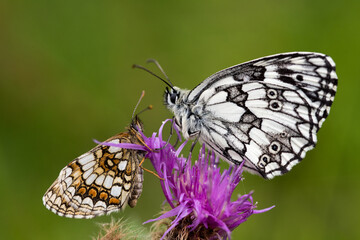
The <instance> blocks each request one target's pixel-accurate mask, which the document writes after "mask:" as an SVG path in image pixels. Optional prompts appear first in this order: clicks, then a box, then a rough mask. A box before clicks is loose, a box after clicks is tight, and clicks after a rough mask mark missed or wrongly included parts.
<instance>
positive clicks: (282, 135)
mask: <svg viewBox="0 0 360 240" xmlns="http://www.w3.org/2000/svg"><path fill="white" fill-rule="evenodd" d="M287 136H288V134H287V133H286V132H282V133H280V137H282V138H286V137H287Z"/></svg>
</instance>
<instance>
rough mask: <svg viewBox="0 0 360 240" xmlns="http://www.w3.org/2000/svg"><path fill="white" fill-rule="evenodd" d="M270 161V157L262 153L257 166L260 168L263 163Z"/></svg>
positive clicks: (262, 166) (263, 166)
mask: <svg viewBox="0 0 360 240" xmlns="http://www.w3.org/2000/svg"><path fill="white" fill-rule="evenodd" d="M269 162H270V157H269V155H267V154H264V155H262V156H261V157H260V160H259V162H258V166H259V167H260V168H265V165H266V164H267V163H269Z"/></svg>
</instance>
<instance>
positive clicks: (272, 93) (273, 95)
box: [266, 89, 278, 99]
mask: <svg viewBox="0 0 360 240" xmlns="http://www.w3.org/2000/svg"><path fill="white" fill-rule="evenodd" d="M266 95H267V97H268V98H270V99H276V98H277V97H278V93H277V91H276V90H274V89H269V90H267V93H266Z"/></svg>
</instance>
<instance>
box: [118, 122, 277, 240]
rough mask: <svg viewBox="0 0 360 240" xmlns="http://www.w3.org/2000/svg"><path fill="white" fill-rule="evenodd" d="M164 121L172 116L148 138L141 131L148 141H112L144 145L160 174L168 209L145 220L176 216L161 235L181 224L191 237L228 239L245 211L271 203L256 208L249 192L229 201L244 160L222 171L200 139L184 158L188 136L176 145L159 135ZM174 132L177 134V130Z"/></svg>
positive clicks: (249, 212) (170, 233)
mask: <svg viewBox="0 0 360 240" xmlns="http://www.w3.org/2000/svg"><path fill="white" fill-rule="evenodd" d="M168 121H171V120H170V119H168V120H166V121H164V122H163V124H162V125H161V127H160V129H159V133H158V136H157V134H156V133H153V135H152V136H151V137H150V138H148V137H146V136H145V135H144V134H143V133H142V132H140V134H141V135H142V137H143V139H144V142H145V144H146V145H147V147H144V146H138V145H135V146H130V145H131V144H127V145H126V146H125V145H124V144H112V145H114V146H115V145H116V146H118V147H124V148H125V147H126V148H136V149H139V150H145V151H147V154H146V158H149V159H150V160H151V162H152V164H153V166H154V168H155V170H156V172H157V173H158V174H159V176H160V177H161V178H163V179H164V181H160V182H161V187H162V189H163V192H164V195H165V198H166V200H167V202H168V203H169V205H170V206H171V208H172V210H170V211H168V212H166V213H165V214H163V215H161V216H160V217H158V218H156V219H152V220H149V221H147V222H145V223H148V222H153V221H158V220H161V219H165V218H169V217H175V219H174V220H173V221H172V223H171V225H170V227H169V228H168V229H167V230H166V232H165V233H164V235H163V237H162V239H164V238H165V237H166V238H169V239H170V238H172V236H176V235H177V231H183V230H184V228H185V229H187V232H188V236H189V237H190V236H191V238H196V237H197V238H201V237H206V238H209V239H219V238H221V239H227V238H229V239H230V237H231V231H232V230H234V229H235V228H236V227H237V226H239V225H240V224H241V223H243V222H245V221H246V220H247V218H248V217H249V216H251V215H252V214H257V213H262V212H266V211H268V210H270V209H271V208H273V207H274V206H272V207H270V208H267V209H263V210H255V208H256V204H254V202H253V198H252V192H250V193H249V194H245V195H242V196H238V198H237V200H235V201H231V195H232V193H233V191H234V189H235V188H236V186H237V185H238V183H239V182H240V181H241V180H242V177H241V176H242V172H243V170H242V165H243V164H241V165H240V166H235V167H230V168H229V169H228V170H225V171H223V172H222V173H221V172H220V168H218V167H217V166H216V164H215V163H216V162H217V160H218V159H217V157H215V154H214V153H213V152H210V151H206V150H205V146H204V145H203V147H202V149H201V150H200V153H199V157H198V160H197V161H196V162H195V164H194V165H192V164H191V160H190V159H189V161H187V159H185V158H184V157H179V155H180V153H181V151H182V149H183V147H184V146H185V145H186V143H187V141H185V142H183V143H182V144H181V145H180V147H179V148H178V149H177V150H175V149H174V148H173V146H171V145H170V144H167V143H166V142H165V141H163V139H162V130H163V127H164V125H165V124H166V122H168ZM175 129H176V128H175ZM176 131H177V130H176ZM177 134H178V136H179V137H180V135H179V132H178V131H177ZM132 145H134V144H132ZM140 148H141V149H140ZM149 149H152V150H153V151H150V150H149ZM156 149H157V150H156ZM173 231H175V232H173ZM173 234H174V235H173Z"/></svg>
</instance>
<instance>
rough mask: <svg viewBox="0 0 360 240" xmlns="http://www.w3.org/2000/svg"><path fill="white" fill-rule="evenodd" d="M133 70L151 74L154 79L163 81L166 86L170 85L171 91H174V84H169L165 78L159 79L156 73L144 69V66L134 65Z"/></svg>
mask: <svg viewBox="0 0 360 240" xmlns="http://www.w3.org/2000/svg"><path fill="white" fill-rule="evenodd" d="M132 67H133V68H140V69H142V70H144V71H146V72H148V73H150V74H151V75H153V76H154V77H157V78H158V79H160V80H161V81H163V82H164V83H165V84H166V85H168V86H169V87H170V88H171V89H174V87H173V86H172V84H169V83H168V82H167V81H166V80H164V79H163V78H161V77H159V76H158V75H156V74H155V73H153V72H152V71H150V70H149V69H147V68H145V67H143V66H140V65H137V64H134V65H132Z"/></svg>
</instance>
